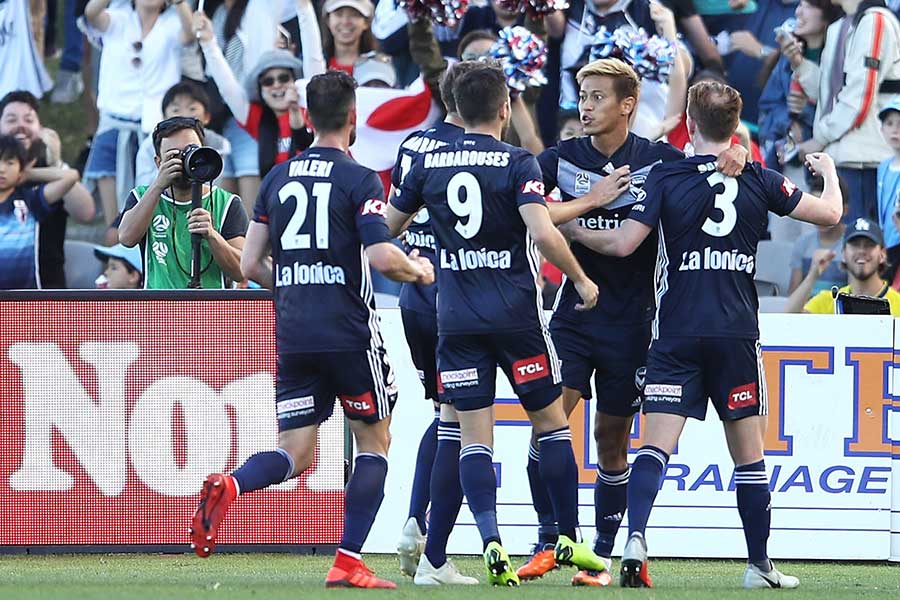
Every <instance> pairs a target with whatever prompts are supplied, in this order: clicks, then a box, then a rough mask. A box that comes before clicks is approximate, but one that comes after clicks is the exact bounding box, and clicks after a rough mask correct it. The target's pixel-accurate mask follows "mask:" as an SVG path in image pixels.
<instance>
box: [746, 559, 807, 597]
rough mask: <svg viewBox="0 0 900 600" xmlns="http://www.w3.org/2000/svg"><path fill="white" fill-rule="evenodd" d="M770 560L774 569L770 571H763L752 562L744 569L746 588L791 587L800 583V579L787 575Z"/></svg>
mask: <svg viewBox="0 0 900 600" xmlns="http://www.w3.org/2000/svg"><path fill="white" fill-rule="evenodd" d="M769 562H770V564H772V570H771V571H769V572H766V571H763V570H762V569H760V568H759V567H757V566H756V565H754V564H752V563H750V564H748V565H747V570H746V571H744V589H748V590H757V589H771V588H783V589H791V588H795V587H798V586H799V585H800V580H799V579H797V578H796V577H793V576H791V575H785V574H784V573H782V572H781V571H779V570H778V569H776V568H775V565H774V563H772V562H771V561H769Z"/></svg>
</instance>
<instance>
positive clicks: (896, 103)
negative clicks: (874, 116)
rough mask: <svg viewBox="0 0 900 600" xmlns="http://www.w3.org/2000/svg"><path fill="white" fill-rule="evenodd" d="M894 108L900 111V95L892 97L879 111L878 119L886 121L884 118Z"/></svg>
mask: <svg viewBox="0 0 900 600" xmlns="http://www.w3.org/2000/svg"><path fill="white" fill-rule="evenodd" d="M892 110H895V111H897V112H898V113H900V95H897V96H894V97H893V98H891V101H890V102H888V103H887V104H885V105H884V108H882V109H881V110H880V111H878V119H879V120H881V121H884V119H885V118H886V117H887V116H888V113H890V112H891V111H892Z"/></svg>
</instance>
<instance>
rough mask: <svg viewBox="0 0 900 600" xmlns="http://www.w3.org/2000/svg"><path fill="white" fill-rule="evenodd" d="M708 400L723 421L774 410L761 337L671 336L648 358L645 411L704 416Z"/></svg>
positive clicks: (654, 347)
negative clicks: (766, 375)
mask: <svg viewBox="0 0 900 600" xmlns="http://www.w3.org/2000/svg"><path fill="white" fill-rule="evenodd" d="M707 399H709V400H711V401H712V405H713V407H715V409H716V412H717V413H719V418H720V419H721V420H723V421H736V420H738V419H743V418H745V417H751V416H755V415H766V414H768V412H769V411H768V397H767V394H766V378H765V371H764V370H763V362H762V350H761V349H760V346H759V341H758V340H748V339H739V338H697V337H669V338H660V339H656V340H653V343H652V344H651V345H650V352H649V353H648V356H647V379H646V385H645V386H644V412H645V413H653V412H660V413H668V414H675V415H681V416H683V417H692V418H694V419H699V420H701V421H702V420H704V419H705V418H706V407H707Z"/></svg>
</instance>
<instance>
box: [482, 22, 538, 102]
mask: <svg viewBox="0 0 900 600" xmlns="http://www.w3.org/2000/svg"><path fill="white" fill-rule="evenodd" d="M491 57H492V58H495V59H497V60H499V61H500V64H501V65H502V67H503V72H504V73H505V74H506V82H507V84H509V87H510V88H512V89H514V90H518V91H520V92H523V91H525V88H528V87H538V86H542V85H546V84H547V78H546V77H545V76H544V71H543V69H544V63H546V62H547V48H546V46H545V45H544V42H542V41H541V39H540V38H539V37H537V36H536V35H534V34H533V33H531V32H530V31H528V30H527V29H525V28H524V27H520V26H518V25H517V26H515V27H504V28H503V29H501V30H500V33H499V39H498V40H497V41H496V42H494V45H493V46H492V47H491Z"/></svg>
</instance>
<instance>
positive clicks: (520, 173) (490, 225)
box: [391, 133, 545, 335]
mask: <svg viewBox="0 0 900 600" xmlns="http://www.w3.org/2000/svg"><path fill="white" fill-rule="evenodd" d="M391 202H393V204H394V206H396V207H397V209H398V210H400V211H402V212H405V213H408V214H411V213H415V212H417V211H418V210H419V208H421V207H422V206H423V205H424V206H425V207H426V208H427V209H428V213H429V215H430V217H431V226H432V229H433V230H434V234H435V238H436V242H437V259H438V271H437V273H438V274H437V279H438V283H439V284H440V292H439V294H438V331H439V332H440V333H441V334H442V335H448V334H475V333H485V332H498V331H519V330H523V329H530V328H532V327H535V326H538V325H540V324H541V323H542V320H541V319H542V311H541V296H540V292H539V291H538V289H537V285H536V283H535V281H536V279H537V276H538V269H539V266H540V258H539V255H538V252H537V248H536V246H535V244H534V242H533V241H532V240H531V238H530V237H529V236H528V231H527V228H526V227H525V222H524V221H523V220H522V217H521V215H520V214H519V207H520V206H522V205H524V204H529V203H534V204H541V205H544V204H545V203H544V185H543V183H542V182H541V172H540V168H539V167H538V164H537V161H535V159H534V157H533V156H531V155H530V154H529V153H528V152H526V151H525V150H522V149H521V148H516V147H514V146H510V145H509V144H505V143H503V142H500V141H498V140H496V139H495V138H493V137H491V136H489V135H483V134H476V133H466V134H463V135H462V136H460V137H459V138H457V139H456V141H454V142H453V143H452V144H450V145H449V146H447V147H446V148H444V149H440V150H434V151H432V152H429V153H426V154H420V155H418V156H416V158H415V159H414V161H413V165H412V168H411V169H410V171H409V174H408V175H407V176H406V178H405V179H404V181H403V183H402V184H401V186H400V189H399V190H398V191H397V193H396V194H395V195H394V197H393V198H392V199H391Z"/></svg>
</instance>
